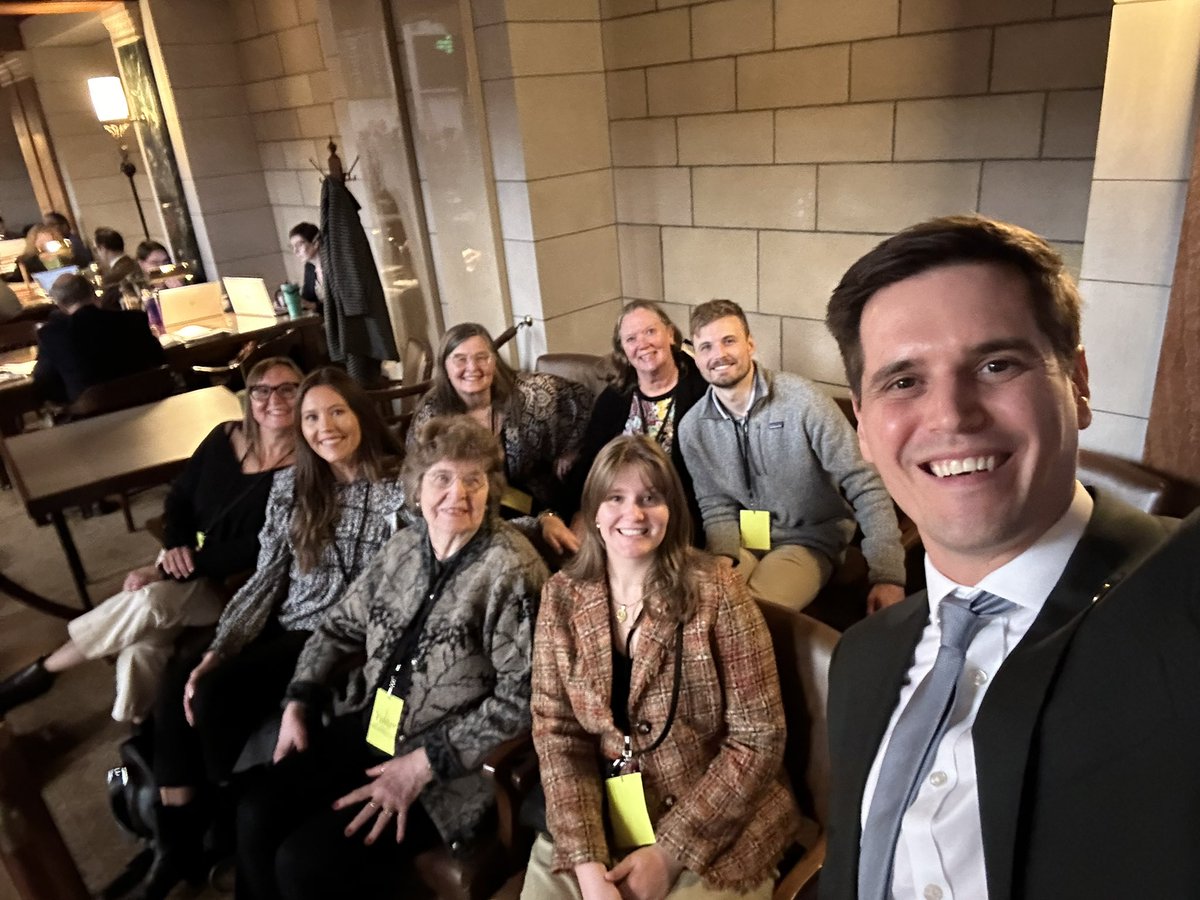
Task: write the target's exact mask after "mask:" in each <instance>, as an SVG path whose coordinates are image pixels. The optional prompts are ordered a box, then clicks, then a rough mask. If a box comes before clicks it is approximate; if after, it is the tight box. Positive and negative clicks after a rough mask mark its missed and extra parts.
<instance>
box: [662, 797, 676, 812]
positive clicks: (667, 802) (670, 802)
mask: <svg viewBox="0 0 1200 900" xmlns="http://www.w3.org/2000/svg"><path fill="white" fill-rule="evenodd" d="M674 805H675V795H674V794H667V796H665V797H663V806H665V807H666V808H667V809H670V808H671V807H672V806H674Z"/></svg>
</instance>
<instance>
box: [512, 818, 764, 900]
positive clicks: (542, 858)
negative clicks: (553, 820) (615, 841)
mask: <svg viewBox="0 0 1200 900" xmlns="http://www.w3.org/2000/svg"><path fill="white" fill-rule="evenodd" d="M553 856H554V844H553V843H552V842H551V841H550V838H548V837H546V835H544V834H539V835H538V838H537V840H536V841H534V842H533V852H532V853H530V854H529V867H528V868H527V869H526V870H525V886H524V887H523V888H521V900H582V898H583V895H582V894H580V893H579V883H578V882H577V881H576V880H575V874H574V873H573V872H552V871H551V869H550V866H551V859H552V858H553ZM774 889H775V881H774V879H773V878H766V879H764V880H763V882H762V884H760V885H758V887H756V888H754V889H752V890H750V891H747V892H746V893H744V894H743V893H740V892H738V891H730V890H722V889H720V888H714V887H709V886H708V885H706V884H705V883H704V881H703V880H701V878H700V876H699V875H697V874H696V873H695V872H689V871H688V870H687V869H684V870H683V874H682V875H680V876H679V880H678V881H676V882H675V886H674V887H673V888H671V892H670V893H669V894H667V897H669V898H670V900H770V897H771V892H772V891H773V890H774Z"/></svg>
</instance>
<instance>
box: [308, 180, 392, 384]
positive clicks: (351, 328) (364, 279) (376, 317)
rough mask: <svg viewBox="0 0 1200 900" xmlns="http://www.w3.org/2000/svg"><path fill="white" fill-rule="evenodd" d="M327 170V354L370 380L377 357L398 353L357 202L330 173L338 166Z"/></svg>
mask: <svg viewBox="0 0 1200 900" xmlns="http://www.w3.org/2000/svg"><path fill="white" fill-rule="evenodd" d="M335 158H336V157H335ZM331 170H332V171H331V174H330V176H328V177H326V178H325V179H324V181H323V183H322V185H321V245H320V253H321V271H322V273H323V274H324V279H325V293H326V304H325V334H326V338H327V340H328V342H329V356H330V358H331V359H333V360H335V361H338V362H341V361H345V363H346V369H347V370H348V371H349V372H350V374H351V375H352V376H354V377H355V378H356V379H358V380H359V381H363V382H370V381H371V380H373V378H374V377H375V376H377V374H378V371H379V362H380V361H382V360H385V359H398V358H399V356H400V354H399V353H398V352H397V350H396V339H395V332H394V331H393V329H392V321H391V317H390V316H389V315H388V310H387V302H386V300H385V298H384V294H383V284H382V283H381V282H380V280H379V270H378V269H377V268H376V266H375V257H374V254H372V252H371V243H370V241H369V240H368V238H367V233H366V230H365V229H364V228H363V225H362V220H361V219H360V218H359V209H360V206H359V203H358V201H357V200H356V199H355V198H354V195H353V194H351V193H350V190H349V189H348V188H347V187H346V185H345V182H344V181H342V180H341V179H340V178H337V177H334V172H335V171H338V170H340V165H339V166H338V167H337V169H334V168H333V167H332V166H331ZM339 174H340V172H339Z"/></svg>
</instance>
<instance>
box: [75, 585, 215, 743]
mask: <svg viewBox="0 0 1200 900" xmlns="http://www.w3.org/2000/svg"><path fill="white" fill-rule="evenodd" d="M224 606H225V597H224V596H222V594H221V593H220V591H218V590H217V588H216V587H214V586H213V584H212V582H210V581H209V580H208V579H207V578H197V579H195V580H193V581H171V580H169V579H168V580H166V581H152V582H150V584H148V585H146V586H145V587H143V588H139V589H138V590H136V591H121V592H120V593H119V594H114V595H113V596H112V597H109V598H108V599H107V600H105V601H104V602H103V603H101V604H100V605H99V606H97V607H96V608H95V609H93V610H91V611H90V612H86V613H84V614H83V615H82V616H79V617H78V618H75V619H72V620H71V621H70V622H68V623H67V632H68V633H69V634H70V635H71V640H72V641H74V642H75V645H76V646H77V647H78V648H79V651H80V652H81V653H82V654H83V655H84V656H86V657H87V658H88V659H99V658H100V657H103V656H114V655H115V656H116V657H117V669H116V676H115V677H116V699H115V700H114V701H113V711H112V717H113V718H114V719H116V720H117V721H118V722H132V721H134V720H137V719H141V718H142V717H143V716H145V715H146V713H147V712H148V711H149V710H150V707H151V706H152V705H153V703H154V698H155V697H156V696H157V695H158V684H159V680H160V679H161V677H162V673H163V670H164V669H165V668H166V665H167V661H168V660H169V659H170V658H171V654H172V653H173V652H174V650H175V639H176V638H178V637H179V634H180V632H181V631H183V629H184V628H185V627H187V626H189V625H211V624H213V623H214V622H216V621H217V619H219V618H220V617H221V610H222V609H223V608H224Z"/></svg>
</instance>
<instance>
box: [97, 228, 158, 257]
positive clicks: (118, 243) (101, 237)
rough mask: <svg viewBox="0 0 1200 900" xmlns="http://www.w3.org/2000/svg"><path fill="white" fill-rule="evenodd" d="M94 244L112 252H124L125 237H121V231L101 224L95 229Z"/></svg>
mask: <svg viewBox="0 0 1200 900" xmlns="http://www.w3.org/2000/svg"><path fill="white" fill-rule="evenodd" d="M95 237H96V246H97V247H101V248H103V249H105V250H109V251H111V252H113V253H124V252H125V238H123V237H121V232H119V231H117V230H116V229H114V228H105V227H103V226H101V227H100V228H97V229H96V235H95ZM147 255H149V254H147Z"/></svg>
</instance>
